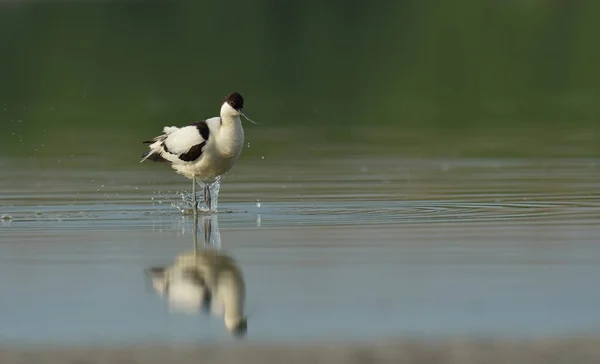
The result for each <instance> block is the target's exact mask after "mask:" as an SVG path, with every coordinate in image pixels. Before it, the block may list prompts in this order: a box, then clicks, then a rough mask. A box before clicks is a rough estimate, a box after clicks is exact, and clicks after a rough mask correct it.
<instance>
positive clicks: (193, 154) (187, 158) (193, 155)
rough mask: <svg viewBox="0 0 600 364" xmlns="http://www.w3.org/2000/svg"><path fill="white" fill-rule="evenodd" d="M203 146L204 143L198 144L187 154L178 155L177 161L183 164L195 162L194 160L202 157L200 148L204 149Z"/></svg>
mask: <svg viewBox="0 0 600 364" xmlns="http://www.w3.org/2000/svg"><path fill="white" fill-rule="evenodd" d="M205 145H206V142H202V143H200V144H196V145H194V146H193V147H191V148H190V150H188V151H187V152H185V153H183V154H180V155H179V159H181V160H182V161H184V162H192V161H195V160H196V159H198V158H200V156H201V155H202V148H204V146H205Z"/></svg>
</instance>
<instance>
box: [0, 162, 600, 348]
mask: <svg viewBox="0 0 600 364" xmlns="http://www.w3.org/2000/svg"><path fill="white" fill-rule="evenodd" d="M347 152H348V154H347V156H346V157H345V156H344V155H345V153H343V152H339V153H332V154H330V155H329V157H327V156H323V157H322V158H320V159H318V163H316V162H315V161H316V160H315V159H312V158H308V159H303V158H290V159H286V158H283V157H280V158H278V157H277V156H274V155H270V156H269V155H268V156H267V157H266V158H265V159H262V158H260V155H254V156H253V155H252V153H250V152H248V153H246V152H245V153H246V154H244V155H243V157H242V159H241V161H240V163H239V165H238V166H236V167H235V169H234V170H233V172H232V173H231V174H230V175H228V176H226V178H224V180H223V183H222V185H221V191H220V197H219V207H218V209H219V213H218V216H216V219H217V221H216V222H218V225H213V229H216V230H217V231H216V232H214V233H215V234H218V235H219V237H220V248H221V250H222V252H223V253H224V254H226V255H228V256H230V257H231V258H233V259H234V260H235V261H236V262H237V264H238V265H239V266H240V268H241V270H242V273H243V276H244V279H245V283H246V287H247V305H246V306H247V312H248V314H249V319H248V335H247V339H248V340H276V341H277V340H284V341H299V340H306V339H310V340H315V339H333V340H343V339H356V340H366V341H371V340H375V339H378V338H382V337H386V338H387V337H439V336H455V335H485V336H511V337H528V336H535V335H569V334H574V333H581V332H584V333H587V332H597V331H598V329H599V328H600V311H598V309H597V308H598V307H599V306H600V293H599V291H598V290H597V277H598V275H599V274H600V264H599V263H600V244H598V241H599V238H600V225H599V224H598V218H600V195H599V194H598V190H599V187H600V178H599V177H600V174H599V165H598V160H597V159H595V158H592V157H589V158H585V157H576V158H575V157H569V158H467V157H463V158H434V157H414V158H408V157H401V156H399V155H391V156H387V157H386V156H384V155H377V156H374V155H369V154H364V155H360V153H354V154H352V153H351V151H347ZM48 158H52V160H46V159H44V158H41V157H38V158H18V157H6V158H4V159H2V160H0V166H2V169H3V170H4V171H10V173H3V174H2V175H1V176H0V201H1V203H0V206H1V207H0V215H6V216H10V218H6V219H2V220H0V286H1V287H2V290H3V292H2V297H1V298H0V308H1V309H2V312H3V317H4V319H3V325H1V326H0V340H1V341H2V342H9V343H24V344H41V343H43V344H49V343H50V344H52V343H54V344H82V343H86V344H90V343H91V344H95V343H135V342H143V341H148V340H150V341H163V342H184V341H185V342H188V341H191V342H194V341H215V340H218V341H230V340H233V339H232V338H231V336H230V335H229V333H228V332H227V331H226V329H225V327H224V324H223V320H222V319H220V318H217V317H213V316H211V315H210V314H206V313H200V314H196V315H189V314H184V313H177V312H172V310H170V309H169V307H168V304H167V302H166V300H165V299H163V298H161V297H160V296H159V295H158V294H157V292H155V291H154V290H153V288H152V285H151V282H150V279H149V277H148V276H147V275H146V273H145V270H146V269H148V268H149V267H153V266H157V265H167V264H171V263H172V262H173V260H174V259H175V257H176V256H178V255H179V254H182V253H185V252H189V251H190V250H191V249H192V248H193V245H192V240H193V239H192V237H193V236H192V231H193V224H192V218H191V217H190V216H186V215H182V213H181V211H180V210H179V209H178V208H176V206H174V205H173V204H174V203H177V202H180V201H181V194H182V193H183V194H185V193H187V192H188V191H189V188H190V186H189V181H188V180H185V179H184V178H182V177H180V176H177V175H175V174H174V173H173V172H172V171H170V170H169V169H168V168H162V167H161V166H157V165H145V164H142V165H139V164H137V163H135V162H132V163H130V164H127V165H126V167H122V166H121V165H120V164H118V163H116V164H115V163H114V164H113V165H106V166H103V165H102V163H98V162H97V161H98V160H99V159H98V158H100V157H73V158H63V159H62V162H61V163H60V164H59V163H58V162H56V160H55V159H54V157H48ZM99 165H100V166H101V167H98V166H99ZM199 228H200V230H202V229H203V225H202V224H200V226H199ZM200 236H202V231H201V233H200Z"/></svg>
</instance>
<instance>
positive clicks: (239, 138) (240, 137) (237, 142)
mask: <svg viewBox="0 0 600 364" xmlns="http://www.w3.org/2000/svg"><path fill="white" fill-rule="evenodd" d="M218 138H219V140H220V142H219V143H218V147H217V148H218V149H219V152H220V153H221V154H222V155H223V156H224V157H232V158H233V157H237V156H238V155H239V154H240V152H241V151H242V146H243V144H244V129H243V128H242V121H241V120H240V113H239V112H238V111H237V110H235V109H234V108H232V107H231V106H230V105H229V104H227V103H223V106H221V128H220V129H219V136H218Z"/></svg>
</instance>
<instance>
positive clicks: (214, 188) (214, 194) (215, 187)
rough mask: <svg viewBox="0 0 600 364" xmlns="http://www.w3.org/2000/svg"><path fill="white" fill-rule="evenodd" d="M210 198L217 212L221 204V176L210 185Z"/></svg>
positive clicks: (214, 210) (213, 208) (213, 209)
mask: <svg viewBox="0 0 600 364" xmlns="http://www.w3.org/2000/svg"><path fill="white" fill-rule="evenodd" d="M209 188H210V198H211V200H212V201H211V203H212V210H211V211H213V212H217V206H218V203H219V191H220V190H221V176H217V178H215V181H214V182H213V183H211V184H210V187H209Z"/></svg>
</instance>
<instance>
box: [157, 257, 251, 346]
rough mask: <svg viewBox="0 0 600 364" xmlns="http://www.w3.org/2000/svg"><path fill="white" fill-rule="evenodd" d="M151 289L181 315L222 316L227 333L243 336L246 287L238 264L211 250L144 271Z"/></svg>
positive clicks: (245, 325)
mask: <svg viewBox="0 0 600 364" xmlns="http://www.w3.org/2000/svg"><path fill="white" fill-rule="evenodd" d="M147 272H148V274H149V275H150V278H151V280H152V286H153V287H154V289H155V291H156V292H158V294H159V295H161V296H163V297H165V296H166V298H167V299H168V301H169V306H170V307H171V308H173V309H175V310H177V311H180V312H188V313H193V312H196V311H197V310H200V309H202V310H205V311H211V312H212V314H213V315H215V316H222V317H223V320H224V322H225V327H226V328H227V330H228V331H229V332H230V333H231V334H233V335H234V336H236V337H243V336H244V335H245V334H246V330H247V328H248V324H247V318H246V316H245V315H244V301H245V297H246V286H245V283H244V276H243V273H242V271H241V269H240V267H239V265H238V264H237V262H236V261H235V260H234V259H233V258H232V257H231V256H229V255H227V254H225V253H223V252H221V251H217V250H214V249H203V250H201V251H196V250H194V251H190V252H186V253H182V254H180V255H178V256H177V257H176V258H175V261H174V262H173V264H171V265H169V266H164V267H152V268H149V269H148V270H147Z"/></svg>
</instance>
